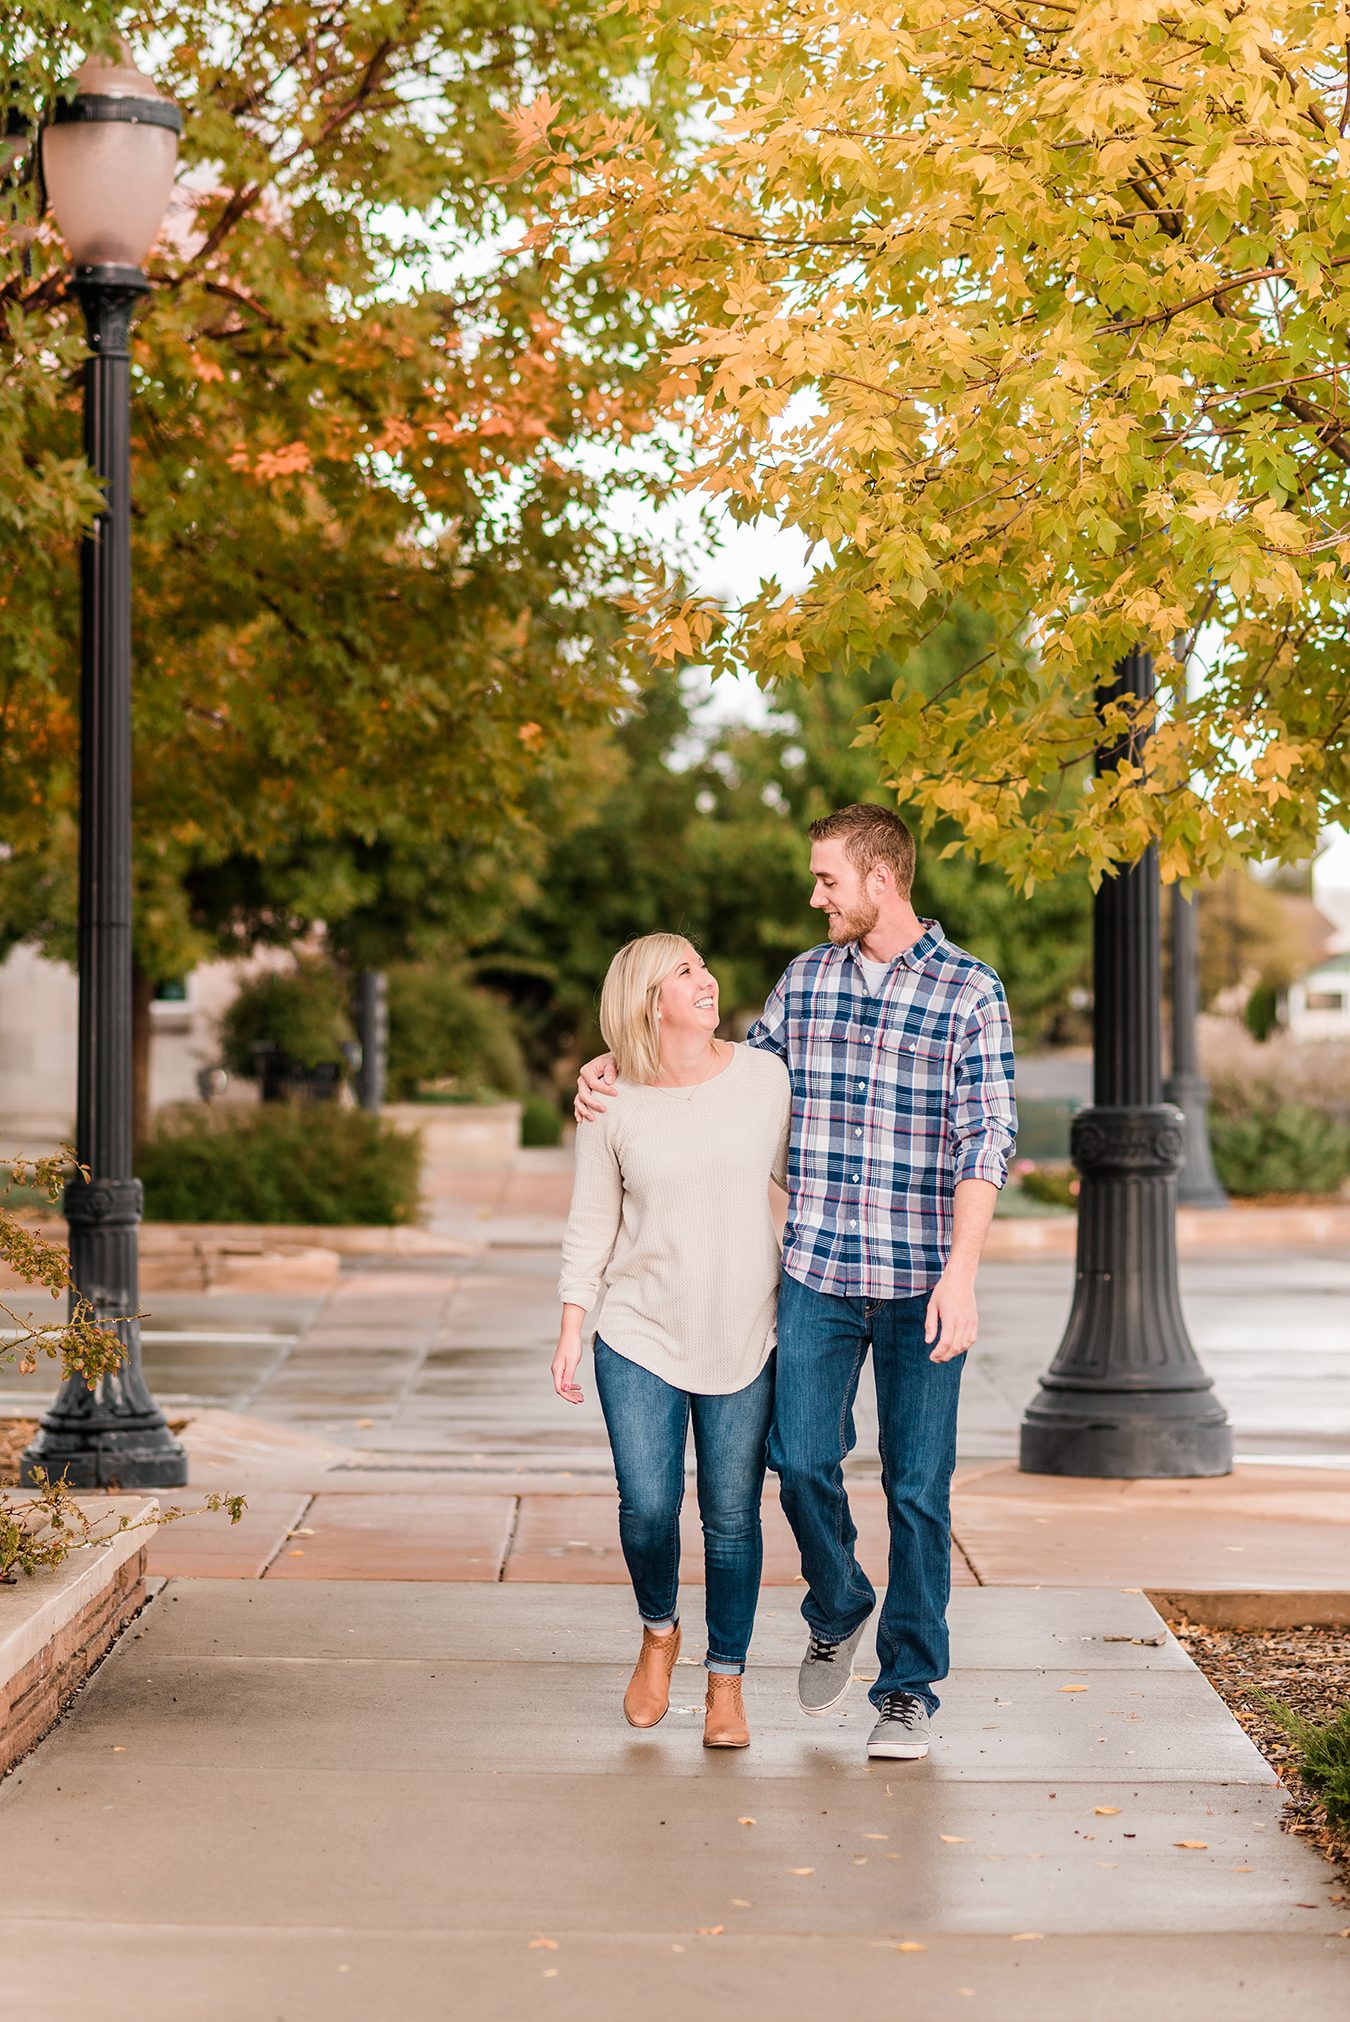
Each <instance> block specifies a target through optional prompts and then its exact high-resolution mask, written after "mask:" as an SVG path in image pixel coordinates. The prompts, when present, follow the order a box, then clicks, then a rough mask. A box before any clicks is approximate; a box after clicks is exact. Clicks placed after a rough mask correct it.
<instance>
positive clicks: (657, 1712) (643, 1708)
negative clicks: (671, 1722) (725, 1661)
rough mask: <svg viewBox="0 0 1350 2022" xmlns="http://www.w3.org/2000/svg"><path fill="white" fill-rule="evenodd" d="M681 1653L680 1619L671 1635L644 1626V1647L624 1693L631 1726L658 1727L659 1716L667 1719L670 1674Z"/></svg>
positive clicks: (627, 1715) (624, 1702)
mask: <svg viewBox="0 0 1350 2022" xmlns="http://www.w3.org/2000/svg"><path fill="white" fill-rule="evenodd" d="M679 1654H680V1625H679V1623H678V1622H677V1623H676V1624H675V1627H674V1628H673V1629H672V1630H671V1632H670V1634H669V1635H668V1636H654V1635H653V1634H652V1632H651V1630H650V1629H647V1628H644V1629H643V1631H642V1648H641V1649H640V1650H639V1652H638V1660H637V1663H636V1664H635V1665H634V1667H633V1675H632V1677H631V1678H630V1679H629V1681H628V1690H627V1691H626V1692H625V1693H624V1695H623V1717H624V1719H625V1720H626V1721H627V1722H628V1725H629V1726H630V1727H655V1725H656V1723H657V1721H658V1720H664V1719H665V1717H666V1709H667V1707H668V1706H669V1705H670V1674H671V1672H672V1671H673V1670H674V1669H675V1660H676V1658H677V1657H678V1656H679Z"/></svg>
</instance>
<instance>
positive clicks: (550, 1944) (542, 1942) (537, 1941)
mask: <svg viewBox="0 0 1350 2022" xmlns="http://www.w3.org/2000/svg"><path fill="white" fill-rule="evenodd" d="M557 1949H558V1940H557V1939H556V1938H531V1939H530V1950H531V1951H532V1952H556V1951H557Z"/></svg>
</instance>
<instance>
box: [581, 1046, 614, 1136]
mask: <svg viewBox="0 0 1350 2022" xmlns="http://www.w3.org/2000/svg"><path fill="white" fill-rule="evenodd" d="M618 1079H619V1076H618V1073H617V1070H616V1069H615V1066H614V1055H613V1054H612V1053H597V1055H596V1057H595V1059H594V1060H588V1061H587V1062H586V1065H585V1066H584V1067H583V1068H582V1070H581V1072H580V1073H579V1074H578V1076H577V1093H576V1100H575V1102H574V1103H573V1104H572V1114H573V1116H574V1117H575V1118H576V1120H577V1122H578V1123H598V1122H599V1121H600V1118H601V1117H602V1116H603V1115H604V1113H605V1111H606V1110H607V1109H608V1108H609V1098H610V1097H611V1095H613V1093H614V1090H615V1088H616V1086H617V1085H618Z"/></svg>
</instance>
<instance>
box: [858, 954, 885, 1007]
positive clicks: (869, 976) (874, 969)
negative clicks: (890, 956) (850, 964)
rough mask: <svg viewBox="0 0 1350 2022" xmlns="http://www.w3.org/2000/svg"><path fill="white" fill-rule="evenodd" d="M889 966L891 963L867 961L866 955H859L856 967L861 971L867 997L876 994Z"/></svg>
mask: <svg viewBox="0 0 1350 2022" xmlns="http://www.w3.org/2000/svg"><path fill="white" fill-rule="evenodd" d="M890 966H891V965H890V963H889V962H869V961H868V959H867V957H866V955H859V957H858V967H859V968H860V969H861V970H862V972H863V981H864V983H866V985H867V994H868V996H869V997H875V996H876V994H877V991H878V990H879V989H880V988H881V986H882V983H883V982H884V981H885V978H886V971H887V970H888V969H889V968H890Z"/></svg>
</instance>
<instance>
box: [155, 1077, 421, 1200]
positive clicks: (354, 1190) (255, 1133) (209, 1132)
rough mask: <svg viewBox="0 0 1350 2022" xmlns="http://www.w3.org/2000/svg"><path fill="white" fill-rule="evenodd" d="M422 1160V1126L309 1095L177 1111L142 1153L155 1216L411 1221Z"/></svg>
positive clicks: (166, 1117)
mask: <svg viewBox="0 0 1350 2022" xmlns="http://www.w3.org/2000/svg"><path fill="white" fill-rule="evenodd" d="M421 1165H422V1147H421V1140H420V1138H419V1136H418V1135H417V1133H416V1132H413V1131H404V1130H398V1129H396V1128H395V1127H394V1125H393V1124H389V1123H385V1122H383V1121H382V1120H381V1119H380V1118H379V1117H377V1116H372V1115H370V1114H368V1112H367V1111H365V1110H363V1109H344V1108H342V1107H340V1106H339V1105H338V1104H337V1103H308V1102H274V1103H265V1104H262V1105H261V1106H260V1107H258V1108H257V1109H234V1108H230V1109H219V1108H217V1109H197V1108H191V1109H184V1110H180V1111H176V1112H170V1113H169V1114H168V1115H161V1116H160V1118H159V1119H158V1121H157V1125H156V1130H155V1135H154V1137H153V1138H152V1139H151V1141H150V1142H149V1143H148V1144H146V1145H143V1146H142V1148H141V1150H140V1152H139V1154H138V1156H137V1170H138V1172H139V1175H140V1178H141V1180H142V1181H143V1182H144V1185H145V1217H146V1220H147V1221H152V1222H310V1223H314V1224H317V1225H321V1226H323V1227H340V1226H344V1225H347V1224H351V1223H357V1222H365V1223H374V1224H377V1225H381V1226H389V1225H391V1224H394V1223H399V1222H411V1221H413V1220H414V1219H415V1217H416V1214H417V1201H418V1191H419V1185H420V1180H421Z"/></svg>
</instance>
